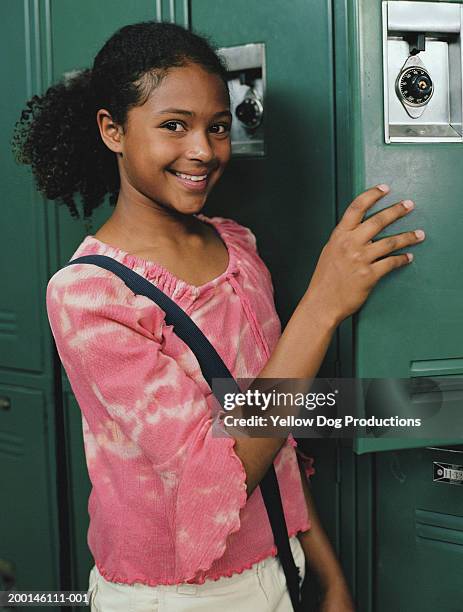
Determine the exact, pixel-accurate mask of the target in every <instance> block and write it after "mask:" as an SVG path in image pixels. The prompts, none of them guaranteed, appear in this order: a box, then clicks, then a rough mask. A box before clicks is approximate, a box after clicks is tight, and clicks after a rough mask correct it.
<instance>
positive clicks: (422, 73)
mask: <svg viewBox="0 0 463 612" xmlns="http://www.w3.org/2000/svg"><path fill="white" fill-rule="evenodd" d="M397 89H398V94H399V95H400V96H402V98H403V99H404V100H405V101H406V103H407V104H411V105H413V106H423V105H424V104H427V103H428V102H429V100H430V99H431V97H432V94H433V93H434V85H433V82H432V79H431V77H430V76H429V73H428V71H427V70H425V69H424V68H420V67H419V66H412V67H411V68H408V69H407V70H405V71H404V72H402V73H401V74H400V75H399V78H398V80H397Z"/></svg>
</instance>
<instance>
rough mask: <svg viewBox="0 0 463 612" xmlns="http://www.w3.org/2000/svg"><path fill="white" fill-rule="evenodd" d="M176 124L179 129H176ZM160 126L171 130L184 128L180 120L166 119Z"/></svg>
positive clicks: (179, 130)
mask: <svg viewBox="0 0 463 612" xmlns="http://www.w3.org/2000/svg"><path fill="white" fill-rule="evenodd" d="M178 126H180V129H177V127H178ZM161 127H163V128H166V129H167V130H170V131H171V132H182V131H183V130H184V129H185V126H184V125H183V123H181V122H180V121H168V122H167V123H164V124H163V125H161Z"/></svg>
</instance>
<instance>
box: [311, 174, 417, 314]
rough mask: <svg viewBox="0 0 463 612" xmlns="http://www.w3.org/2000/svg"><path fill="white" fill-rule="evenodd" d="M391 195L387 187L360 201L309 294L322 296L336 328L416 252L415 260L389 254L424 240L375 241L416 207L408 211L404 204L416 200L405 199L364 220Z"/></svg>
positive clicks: (328, 248) (334, 238)
mask: <svg viewBox="0 0 463 612" xmlns="http://www.w3.org/2000/svg"><path fill="white" fill-rule="evenodd" d="M388 191H389V188H388V187H387V186H386V185H381V186H378V187H373V188H372V189H368V190H367V191H365V192H363V193H362V194H360V195H359V196H358V197H356V198H355V200H354V201H353V202H352V203H351V204H350V205H349V206H348V208H347V210H346V211H345V213H344V215H343V217H342V219H341V221H340V222H339V223H338V225H337V226H336V227H335V228H334V230H333V232H332V234H331V236H330V239H329V241H328V242H327V243H326V245H325V246H324V247H323V249H322V252H321V255H320V258H319V260H318V263H317V267H316V269H315V272H314V274H313V276H312V279H311V281H310V285H309V287H308V289H307V293H311V294H312V295H317V296H318V299H319V300H320V303H321V304H323V309H324V314H325V315H328V316H329V317H330V318H331V319H332V320H333V321H335V323H336V324H339V323H340V322H341V321H343V320H344V319H345V318H346V317H348V316H350V315H351V314H353V313H354V312H356V311H357V310H358V309H359V308H360V306H361V305H362V304H363V303H364V302H365V300H366V299H367V297H368V295H369V293H370V291H371V290H372V289H373V287H374V286H375V285H376V283H377V282H378V281H379V279H380V278H382V277H383V276H385V275H386V274H388V273H389V272H391V271H392V270H394V269H395V268H400V267H401V266H404V265H406V264H408V263H409V262H410V261H411V260H412V259H413V255H411V253H410V254H409V255H410V258H409V257H408V256H407V254H401V255H392V256H389V257H386V255H388V254H389V253H391V252H392V251H395V250H397V249H401V248H403V247H406V246H409V245H413V244H416V243H417V242H421V241H422V240H423V239H424V235H423V237H421V238H420V237H417V236H416V234H415V232H414V231H410V232H404V233H403V234H396V235H394V236H388V237H386V238H382V239H381V240H377V241H375V242H373V238H374V236H376V234H379V233H380V232H381V231H382V230H383V229H384V228H385V227H387V226H388V225H390V224H391V223H393V222H394V221H396V220H397V219H399V218H400V217H404V216H405V215H407V214H408V213H409V212H410V211H411V210H413V203H411V204H412V206H411V207H410V208H407V207H406V206H405V205H404V204H407V203H410V200H405V201H402V202H399V203H397V204H393V205H392V206H389V207H388V208H385V209H383V210H381V211H380V212H378V213H376V214H375V215H372V216H371V217H369V218H368V219H367V220H365V221H362V220H363V217H364V215H365V213H366V212H367V210H368V209H370V208H371V207H372V206H373V205H374V204H375V203H376V202H378V201H379V200H380V199H381V198H382V197H384V196H385V195H386V193H388ZM379 258H383V259H379ZM378 259H379V261H378Z"/></svg>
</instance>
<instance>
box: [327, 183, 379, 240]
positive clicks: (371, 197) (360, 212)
mask: <svg viewBox="0 0 463 612" xmlns="http://www.w3.org/2000/svg"><path fill="white" fill-rule="evenodd" d="M388 192H389V187H388V186H387V185H377V186H376V187H372V188H371V189H368V190H367V191H364V192H363V193H361V194H360V195H359V196H357V197H356V198H355V200H353V201H352V202H351V203H350V204H349V206H348V207H347V208H346V211H345V212H344V214H343V216H342V217H341V221H340V222H339V223H338V225H337V227H338V228H339V229H343V230H352V229H354V228H356V227H357V226H358V225H360V223H361V222H362V219H363V217H364V216H365V213H366V212H367V210H368V209H369V208H371V207H372V206H373V204H376V202H377V201H378V200H380V199H381V198H383V197H384V196H385V195H386V194H387V193H388Z"/></svg>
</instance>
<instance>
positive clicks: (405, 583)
mask: <svg viewBox="0 0 463 612" xmlns="http://www.w3.org/2000/svg"><path fill="white" fill-rule="evenodd" d="M420 4H421V5H422V8H421V11H422V12H425V11H426V10H427V6H426V5H427V3H426V2H421V3H420ZM452 4H459V2H453V3H452ZM381 9H382V4H381V1H380V0H375V1H374V2H373V1H371V0H347V1H344V0H339V1H336V2H335V15H336V24H337V30H336V31H337V32H338V33H339V34H340V36H338V38H337V46H336V74H337V75H338V84H339V85H340V86H339V87H337V92H338V95H337V98H336V104H337V109H338V113H337V115H338V117H341V118H342V117H347V116H349V120H348V121H346V122H345V124H344V125H340V123H339V122H338V124H337V127H338V159H340V160H341V161H343V160H345V159H347V157H348V156H350V163H349V165H348V166H346V167H347V169H348V171H347V172H343V171H342V167H341V166H338V171H339V185H340V187H341V188H342V186H343V185H344V186H345V190H346V194H347V197H345V198H344V199H343V201H340V202H339V210H340V212H342V211H343V210H344V206H345V203H346V202H348V201H349V200H350V196H352V195H354V194H355V193H358V192H360V191H362V190H363V189H365V188H366V187H369V186H371V185H375V184H378V183H383V182H385V183H388V184H389V185H390V186H391V188H392V191H391V194H390V195H389V196H388V197H386V198H384V199H383V200H382V201H381V202H380V203H379V204H378V205H377V206H375V207H374V208H373V209H372V213H374V212H376V211H378V210H380V209H382V208H383V207H385V206H387V205H390V204H392V203H394V202H396V201H399V200H400V199H405V198H410V199H413V200H414V201H415V203H416V208H415V210H414V211H413V212H412V213H411V214H410V215H409V216H407V217H405V218H403V219H401V220H399V221H397V222H395V223H394V225H393V226H392V227H391V228H388V230H387V231H386V232H384V234H383V235H381V236H380V237H383V236H385V235H390V234H396V233H400V232H403V231H407V230H410V229H416V228H423V229H424V230H425V232H426V235H427V238H426V240H425V242H424V243H423V244H422V245H418V246H415V247H413V253H414V255H415V260H414V262H413V264H411V265H410V266H409V267H406V268H403V269H401V270H397V271H395V272H393V273H392V274H390V275H389V276H387V277H386V278H384V279H382V280H381V281H380V283H379V284H378V286H377V287H376V288H375V291H374V292H373V293H372V295H371V296H370V297H369V299H368V301H367V303H366V304H365V305H364V307H363V308H362V310H361V311H360V313H359V314H358V315H356V316H355V317H354V320H353V334H352V335H350V334H349V331H347V332H344V333H341V349H340V350H341V354H342V355H343V362H342V363H343V365H344V364H348V363H349V360H348V356H349V355H352V358H353V359H352V363H351V368H350V369H349V370H347V371H346V374H345V375H349V376H350V375H353V376H355V377H359V378H361V377H364V378H379V379H381V378H382V379H386V378H388V379H392V378H397V379H399V378H402V379H417V380H420V379H421V380H423V379H424V378H426V377H435V378H436V380H439V377H444V376H445V377H449V376H453V377H454V380H455V381H458V380H460V378H461V376H462V375H463V367H462V364H463V359H462V357H463V325H462V323H463V315H462V312H463V283H462V282H461V279H460V270H461V268H462V264H463V254H462V250H461V248H460V241H461V239H460V236H461V231H462V229H463V225H462V220H461V219H462V217H461V212H460V202H461V192H462V188H463V157H462V144H461V143H393V144H385V139H384V103H383V57H382V53H383V40H382V14H381ZM343 76H344V77H346V83H345V85H344V86H343V84H342V83H341V82H340V81H339V78H342V77H343ZM341 120H342V119H341ZM349 189H350V190H351V191H350V194H349ZM407 250H408V249H407ZM410 250H411V249H410ZM344 357H347V358H344ZM441 380H442V378H441ZM460 401H461V400H460ZM462 408H463V406H462ZM448 429H449V431H450V430H451V423H449V428H448ZM462 441H463V438H462V433H461V431H458V430H457V431H454V432H452V435H450V436H448V437H447V438H446V439H442V436H439V435H437V434H436V436H431V437H426V438H424V439H406V438H405V437H403V438H395V439H394V438H381V437H378V438H376V439H375V438H368V439H366V438H359V439H358V440H356V442H355V450H356V452H357V453H359V455H360V456H358V457H357V459H356V460H355V464H356V471H355V470H354V468H353V471H352V474H353V475H352V482H354V483H355V487H356V504H355V509H356V524H357V528H356V530H354V534H353V538H354V540H355V545H356V547H357V551H359V550H360V549H363V550H364V551H366V552H364V553H360V554H359V553H357V556H356V560H355V563H356V568H355V569H356V586H357V593H358V600H359V601H361V602H362V607H361V609H362V610H363V609H365V610H374V611H375V612H386V611H390V610H398V611H400V612H402V611H404V612H405V611H406V612H415V611H416V612H418V611H420V612H428V611H429V612H430V611H434V610H439V611H442V612H456V611H457V610H462V609H463V587H462V584H461V580H460V578H459V576H460V574H461V563H462V560H463V546H462V544H463V540H462V537H461V536H462V533H463V531H462V520H463V489H462V488H461V487H460V486H455V485H452V484H446V483H444V482H434V481H433V463H434V462H436V461H437V462H438V461H441V462H442V461H443V462H444V463H448V464H456V465H458V464H459V465H463V461H461V459H460V460H459V458H460V457H461V456H462V455H461V448H462V447H461V446H458V444H460V445H461V444H462ZM455 445H457V446H455ZM414 447H417V448H414ZM430 447H439V448H448V450H436V449H433V448H430ZM392 449H395V450H394V452H392ZM407 449H408V450H407ZM379 451H382V452H379ZM385 451H386V452H385ZM346 465H347V464H346ZM362 473H363V475H364V478H363V479H362V480H360V479H359V475H360V474H362ZM359 525H361V527H360V528H359V527H358V526H359ZM362 576H363V577H368V579H367V580H366V579H363V580H362Z"/></svg>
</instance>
